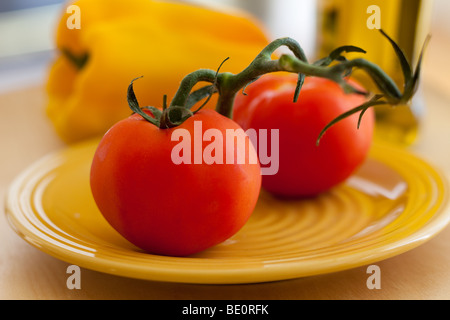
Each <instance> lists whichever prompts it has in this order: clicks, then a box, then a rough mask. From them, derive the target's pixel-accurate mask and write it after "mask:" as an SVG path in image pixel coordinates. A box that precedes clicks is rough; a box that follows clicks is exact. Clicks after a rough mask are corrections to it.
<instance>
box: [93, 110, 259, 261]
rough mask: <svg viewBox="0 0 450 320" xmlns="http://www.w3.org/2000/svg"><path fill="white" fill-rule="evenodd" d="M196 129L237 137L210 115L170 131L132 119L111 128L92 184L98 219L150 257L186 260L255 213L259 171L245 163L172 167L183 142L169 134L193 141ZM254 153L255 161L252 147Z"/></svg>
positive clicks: (95, 162)
mask: <svg viewBox="0 0 450 320" xmlns="http://www.w3.org/2000/svg"><path fill="white" fill-rule="evenodd" d="M194 121H201V122H202V131H203V132H202V134H203V133H204V132H205V131H206V130H208V129H210V128H214V129H218V130H220V131H221V132H222V133H223V135H224V136H225V131H226V129H240V127H239V125H237V124H236V123H235V122H234V121H233V120H231V119H228V118H226V117H223V116H221V115H219V114H218V113H217V112H215V111H212V110H202V111H200V112H198V113H197V114H196V115H194V116H193V117H191V118H189V119H188V120H186V121H185V122H184V123H183V124H182V125H180V126H179V127H176V128H171V129H159V128H157V127H156V126H154V125H152V124H150V123H149V122H147V121H145V120H144V119H143V118H142V117H141V116H139V115H137V114H135V115H133V116H131V117H129V118H127V119H124V120H122V121H120V122H118V123H117V124H116V125H114V126H113V127H112V128H111V129H110V130H109V131H108V132H107V133H106V134H105V136H104V137H103V139H102V140H101V142H100V143H99V146H98V148H97V151H96V153H95V155H94V159H93V162H92V166H91V176H90V183H91V190H92V194H93V196H94V199H95V202H96V204H97V206H98V208H99V210H100V212H101V213H102V214H103V216H104V217H105V219H106V220H107V221H108V222H109V223H110V224H111V226H112V227H113V228H114V229H115V230H117V231H118V232H119V233H120V234H121V235H122V236H124V238H126V239H127V240H128V241H130V242H131V243H133V244H134V245H136V246H137V247H139V248H141V249H143V250H145V251H147V252H149V253H153V254H160V255H169V256H187V255H191V254H195V253H197V252H200V251H203V250H205V249H207V248H210V247H212V246H214V245H217V244H219V243H221V242H223V241H225V240H226V239H228V238H229V237H231V236H232V235H234V234H235V233H236V232H237V231H239V230H240V229H241V228H242V226H243V225H244V224H245V223H246V222H247V220H248V219H249V217H250V215H251V213H252V211H253V209H254V207H255V205H256V202H257V199H258V196H259V191H260V188H261V174H260V166H259V163H251V162H250V161H247V160H248V158H247V159H246V161H245V163H244V164H217V163H213V164H210V165H208V164H205V163H202V164H193V162H192V164H184V163H182V164H179V165H176V164H174V162H173V161H172V159H171V152H172V150H173V148H174V146H175V145H176V144H178V143H179V142H178V141H171V135H172V132H173V131H174V130H176V129H185V130H187V131H189V132H190V134H191V137H192V138H193V137H194ZM247 140H248V141H247V142H248V145H250V146H251V143H250V141H249V139H248V137H247ZM208 143H209V142H203V145H202V148H203V149H204V148H205V145H207V144H208ZM225 146H226V144H225V143H224V150H223V154H224V155H225V154H226V152H227V150H226V149H225ZM234 152H235V153H236V152H237V150H235V151H234ZM249 152H254V153H255V158H257V157H256V151H255V150H254V149H253V147H251V148H250V150H249ZM192 154H193V153H192ZM247 156H248V154H247Z"/></svg>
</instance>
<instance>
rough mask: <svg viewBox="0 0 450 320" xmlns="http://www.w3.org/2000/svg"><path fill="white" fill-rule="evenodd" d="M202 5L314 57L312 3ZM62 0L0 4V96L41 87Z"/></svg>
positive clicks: (232, 0) (446, 25)
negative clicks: (251, 21) (259, 25)
mask: <svg viewBox="0 0 450 320" xmlns="http://www.w3.org/2000/svg"><path fill="white" fill-rule="evenodd" d="M423 1H433V18H432V22H433V28H439V30H440V32H446V33H447V34H449V35H450V19H448V16H450V1H448V0H423ZM190 2H195V3H199V4H202V5H213V6H225V7H227V6H228V7H229V6H231V7H240V8H243V9H245V10H247V11H249V12H251V13H252V14H254V15H255V16H256V17H258V18H259V19H260V20H261V21H262V22H263V23H264V24H265V26H266V28H267V30H268V31H269V33H270V35H271V36H272V37H273V38H276V37H280V36H290V37H292V38H294V39H296V40H298V41H299V42H300V43H301V45H302V47H303V48H304V49H305V51H306V53H307V55H310V56H311V55H313V54H314V52H315V50H316V48H315V45H316V43H315V38H316V28H315V26H316V17H317V14H316V8H317V6H316V0H190ZM63 5H64V1H61V0H2V1H0V93H1V92H4V91H8V90H11V89H14V88H17V87H23V86H27V85H32V84H35V83H39V82H41V83H42V80H43V78H44V77H45V72H46V70H47V66H48V63H49V62H50V60H51V58H52V52H53V49H54V43H53V41H54V29H55V25H56V22H57V20H58V17H59V14H60V12H61V10H63Z"/></svg>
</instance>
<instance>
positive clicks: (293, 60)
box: [128, 30, 429, 142]
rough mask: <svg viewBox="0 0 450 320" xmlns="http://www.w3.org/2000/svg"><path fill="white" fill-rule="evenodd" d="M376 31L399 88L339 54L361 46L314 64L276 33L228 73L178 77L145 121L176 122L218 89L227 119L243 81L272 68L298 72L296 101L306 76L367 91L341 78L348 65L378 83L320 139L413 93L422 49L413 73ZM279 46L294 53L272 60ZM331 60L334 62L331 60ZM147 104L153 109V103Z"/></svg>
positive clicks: (359, 60)
mask: <svg viewBox="0 0 450 320" xmlns="http://www.w3.org/2000/svg"><path fill="white" fill-rule="evenodd" d="M380 32H381V34H382V35H383V36H384V37H386V38H387V39H388V40H389V41H390V43H391V45H392V46H393V48H394V51H395V53H396V54H397V57H398V59H399V63H400V65H401V67H402V70H403V74H404V78H405V84H404V88H403V89H404V90H403V92H402V91H401V90H399V88H398V87H397V85H396V84H395V82H394V81H393V80H392V79H391V78H390V77H389V76H388V75H387V74H386V73H385V72H384V71H383V70H382V69H381V68H380V67H379V66H377V65H376V64H374V63H372V62H370V61H367V60H365V59H362V58H357V59H354V60H347V59H346V58H345V57H344V56H343V55H342V54H343V53H348V52H361V53H365V51H364V50H363V49H361V48H358V47H355V46H343V47H340V48H337V49H336V50H334V51H333V52H332V53H330V55H329V56H328V57H325V58H323V59H321V60H319V61H316V62H314V63H309V62H308V61H307V59H306V56H305V54H304V52H303V50H302V48H301V47H300V45H299V44H298V42H296V41H295V40H293V39H291V38H281V39H277V40H275V41H273V42H271V43H270V44H269V45H267V46H266V47H265V48H264V49H263V50H262V51H261V52H260V53H259V54H258V55H257V57H256V58H255V59H254V60H253V61H252V63H251V64H250V65H249V66H248V67H247V68H245V69H244V70H243V71H242V72H240V73H238V74H232V73H229V72H223V73H220V72H219V70H220V67H219V70H217V71H213V70H209V69H200V70H197V71H194V72H192V73H190V74H188V75H187V76H185V77H184V79H183V80H182V81H181V84H180V86H179V88H178V91H177V92H176V94H175V96H174V97H173V99H172V101H171V103H170V106H168V107H165V108H164V110H163V111H162V112H160V111H156V113H157V114H158V115H159V116H160V118H159V119H158V117H155V118H156V119H155V120H152V121H150V122H152V123H153V124H155V125H158V126H159V127H160V128H169V127H174V126H177V125H179V124H181V123H182V122H183V121H185V120H186V119H187V118H189V117H190V116H192V115H193V114H195V112H197V111H198V110H199V109H201V108H202V107H203V105H204V104H205V103H204V104H203V105H202V106H201V107H200V108H199V109H198V110H197V111H194V112H192V111H191V110H190V109H191V108H192V107H193V106H194V105H195V104H196V103H197V102H199V101H201V100H202V99H205V98H210V97H211V95H212V94H214V93H218V95H219V97H218V100H217V105H216V111H217V112H218V113H220V114H222V115H224V116H226V117H229V118H232V116H233V104H234V99H235V97H236V94H237V93H238V92H239V91H240V90H243V89H244V90H245V87H246V86H247V85H249V84H250V83H252V82H254V81H257V80H258V78H259V77H261V76H262V75H264V74H268V73H273V72H283V71H284V72H290V73H297V74H298V75H299V77H298V84H297V89H296V91H295V94H294V97H293V99H294V101H297V99H298V95H299V93H300V90H301V87H302V85H303V82H304V80H305V77H306V76H314V77H321V78H327V79H330V80H332V81H334V82H336V83H338V84H339V85H340V86H341V87H342V88H343V90H344V91H345V92H346V93H358V94H364V95H367V96H369V93H368V92H361V91H358V90H357V89H356V88H354V87H352V86H351V85H350V84H349V83H348V82H347V81H346V80H345V79H346V77H347V76H348V75H349V74H350V73H351V72H352V70H353V69H355V68H358V69H361V70H363V71H364V72H366V73H367V74H368V75H369V76H370V78H371V79H372V80H373V81H374V83H375V84H376V85H377V87H378V89H379V90H380V93H377V94H375V95H374V96H373V97H372V98H371V99H369V100H368V101H367V102H366V103H365V104H363V105H361V106H358V107H356V108H354V109H352V110H350V111H349V112H346V113H345V114H343V115H341V116H340V117H338V118H336V119H335V120H333V121H332V122H331V123H330V124H329V125H328V126H326V127H325V128H324V130H323V131H322V132H321V134H320V136H319V137H318V140H317V142H319V140H320V138H321V137H322V135H323V134H324V133H325V131H326V130H327V129H328V128H329V127H331V126H332V125H333V124H334V123H336V122H338V121H340V120H342V119H343V118H345V117H348V116H350V115H352V114H354V113H357V112H360V120H361V117H362V115H363V114H364V112H365V111H366V110H367V109H368V108H370V107H373V106H376V105H381V104H390V105H393V106H395V105H398V104H402V103H405V102H408V101H409V100H410V99H411V98H412V97H413V95H414V93H415V91H416V89H417V86H418V82H419V76H420V65H421V62H422V56H423V50H422V54H421V55H420V58H419V61H418V65H417V67H416V70H415V71H414V72H413V70H412V68H411V65H410V63H409V62H408V61H407V59H406V57H405V55H404V54H403V52H402V50H401V49H400V48H399V47H398V45H397V44H396V43H395V42H394V41H393V40H392V39H391V38H389V36H388V35H387V34H386V33H384V32H383V31H382V30H381V31H380ZM428 40H429V39H428V38H427V42H428ZM282 46H285V47H287V48H288V49H289V50H290V51H291V52H292V53H293V55H288V54H283V55H282V56H281V57H280V58H279V59H275V60H274V59H272V56H273V54H274V53H275V51H276V50H277V49H279V48H280V47H282ZM424 47H425V46H424ZM333 62H335V63H334V64H333ZM133 81H134V80H133ZM200 82H209V83H210V85H208V86H205V87H203V88H201V89H199V90H196V91H194V92H192V90H193V88H194V86H195V85H197V84H198V83H200ZM132 85H133V82H132V83H131V84H130V87H129V90H128V93H129V94H128V100H129V104H130V107H131V106H133V108H132V109H133V111H135V112H138V113H140V114H141V113H143V114H144V115H145V116H144V115H143V116H144V118H146V119H147V118H148V115H147V114H145V113H144V112H143V111H142V110H141V109H140V108H139V104H138V103H137V100H136V97H135V96H134V93H133V92H132V91H133V90H132ZM150 108H152V109H154V108H153V107H150ZM161 119H164V121H160V120H161ZM147 120H148V119H147Z"/></svg>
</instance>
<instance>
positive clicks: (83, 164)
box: [6, 141, 450, 284]
mask: <svg viewBox="0 0 450 320" xmlns="http://www.w3.org/2000/svg"><path fill="white" fill-rule="evenodd" d="M96 145H97V141H90V142H87V143H84V144H80V145H77V146H74V147H70V148H68V149H66V150H62V151H60V152H57V153H53V154H50V155H49V156H47V157H45V158H43V159H41V160H40V161H38V162H37V163H35V164H34V165H33V166H31V167H30V168H29V169H28V170H26V171H25V172H23V173H22V174H21V175H20V176H19V177H17V178H16V180H15V181H14V183H13V184H12V185H11V186H10V188H9V191H8V194H7V203H6V209H7V216H8V218H9V221H10V223H11V225H12V226H13V228H14V229H15V231H16V232H17V233H18V234H19V235H20V236H22V237H23V238H24V239H25V240H26V241H27V242H29V243H31V244H32V245H33V246H35V247H37V248H39V249H40V250H42V251H44V252H46V253H48V254H50V255H52V256H54V257H56V258H59V259H61V260H64V261H66V262H69V263H71V264H76V265H78V266H80V267H84V268H88V269H93V270H96V271H101V272H105V273H110V274H115V275H120V276H126V277H132V278H139V279H147V280H157V281H171V282H184V283H214V284H226V283H255V282H266V281H276V280H286V279H292V278H298V277H305V276H310V275H316V274H322V273H329V272H335V271H340V270H344V269H349V268H354V267H357V266H362V265H366V264H370V263H374V262H376V261H380V260H383V259H386V258H389V257H392V256H395V255H398V254H400V253H403V252H405V251H407V250H410V249H412V248H414V247H417V246H418V245H420V244H422V243H424V242H425V241H427V240H429V239H430V238H431V237H432V236H434V235H436V234H437V233H438V232H439V231H441V230H442V229H443V228H444V227H445V226H446V225H447V224H448V222H449V218H450V210H448V208H447V201H448V198H447V185H446V183H445V181H444V179H443V177H442V176H441V175H439V174H438V173H437V172H436V171H435V170H434V169H433V168H432V167H431V166H430V165H428V164H427V163H426V162H424V161H422V160H420V159H418V158H416V157H415V156H413V155H411V154H409V153H407V152H405V151H402V150H399V149H396V148H392V147H388V146H381V145H376V146H374V148H373V150H372V152H371V157H370V159H369V160H368V161H367V163H366V164H365V165H364V166H363V167H362V168H361V170H359V171H358V172H357V173H356V174H355V175H354V176H353V177H352V178H350V179H349V180H348V181H347V182H346V183H345V184H344V185H341V186H339V187H337V188H335V189H334V190H333V191H331V192H329V193H327V194H324V195H322V196H320V197H318V198H316V199H311V200H303V201H281V200H277V199H275V198H273V197H272V196H270V195H269V194H267V193H265V192H262V193H261V196H260V200H259V202H258V204H257V207H256V209H255V212H254V213H253V215H252V217H251V218H250V220H249V221H248V223H247V224H246V225H245V226H244V228H243V229H241V231H239V232H238V233H237V234H236V235H235V236H233V237H232V238H231V239H229V240H227V241H225V242H224V243H222V244H220V245H218V246H216V247H214V248H211V249H209V250H206V251H204V252H202V253H201V254H197V255H194V256H190V257H186V258H178V257H166V256H158V255H151V254H147V253H144V252H142V251H141V250H139V249H138V248H136V247H135V246H133V245H132V244H130V243H129V242H128V241H126V240H125V239H123V238H122V237H121V236H120V235H119V234H118V233H117V232H116V231H115V230H114V229H112V228H111V227H110V226H109V224H108V223H107V222H106V220H104V218H103V217H102V215H101V214H100V212H99V211H98V209H97V208H96V206H95V203H94V200H93V198H92V196H91V193H90V188H89V169H90V164H91V159H92V156H93V153H94V151H95V148H96Z"/></svg>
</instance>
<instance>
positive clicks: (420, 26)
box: [317, 0, 432, 145]
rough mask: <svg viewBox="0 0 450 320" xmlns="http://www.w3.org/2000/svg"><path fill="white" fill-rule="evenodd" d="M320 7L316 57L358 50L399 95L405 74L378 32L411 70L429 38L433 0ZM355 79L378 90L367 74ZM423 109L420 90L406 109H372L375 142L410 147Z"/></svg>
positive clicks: (327, 2)
mask: <svg viewBox="0 0 450 320" xmlns="http://www.w3.org/2000/svg"><path fill="white" fill-rule="evenodd" d="M318 5H319V6H318V12H319V19H318V22H319V25H318V44H317V53H318V55H319V57H318V58H322V57H324V56H326V55H328V53H330V52H331V51H332V50H333V49H335V48H337V47H339V46H342V45H355V46H358V47H361V48H363V49H364V50H366V51H367V53H366V54H364V55H363V56H360V55H358V57H363V58H365V59H367V60H370V61H372V62H374V63H376V64H378V65H379V66H380V67H381V68H382V69H383V70H385V71H386V73H387V74H388V75H389V76H390V77H391V78H392V79H393V80H394V81H395V82H396V83H397V85H398V87H399V89H400V90H402V89H403V83H404V82H403V74H402V71H401V67H400V64H399V62H398V59H397V57H396V55H395V52H394V50H393V49H392V46H391V45H390V43H389V42H388V41H387V40H386V38H384V37H383V36H382V35H381V33H380V32H378V30H377V29H379V28H380V27H381V29H383V30H384V31H385V32H386V33H387V34H388V35H389V36H390V37H391V38H393V39H394V40H395V41H396V42H397V43H398V44H399V46H400V47H401V48H402V50H403V51H404V53H405V55H406V57H407V59H408V60H409V61H410V62H411V63H412V65H413V66H414V67H415V62H416V60H417V58H418V57H417V56H418V53H419V52H420V50H421V49H422V45H423V43H424V41H425V38H426V36H427V35H428V33H429V26H430V20H431V10H432V0H318ZM347 57H348V58H354V57H357V56H356V55H354V56H352V55H348V56H347ZM353 76H354V77H355V78H356V79H357V80H359V81H360V82H361V83H362V84H363V85H364V86H366V87H368V88H369V89H373V90H374V91H376V90H375V87H374V84H373V82H372V81H371V80H370V79H369V78H368V77H367V75H366V74H365V73H363V72H358V71H356V72H355V73H354V74H353ZM424 108H425V106H424V103H423V101H422V99H421V94H420V90H419V91H418V92H417V94H416V96H415V97H414V99H413V101H412V102H411V103H409V104H408V105H402V106H398V107H396V108H392V107H389V106H378V107H376V108H375V111H376V117H377V122H376V137H378V138H380V139H383V140H387V141H390V142H393V143H397V144H400V145H410V144H412V143H413V142H414V141H415V140H416V138H417V134H418V130H419V127H420V123H421V119H422V118H423V112H424Z"/></svg>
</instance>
